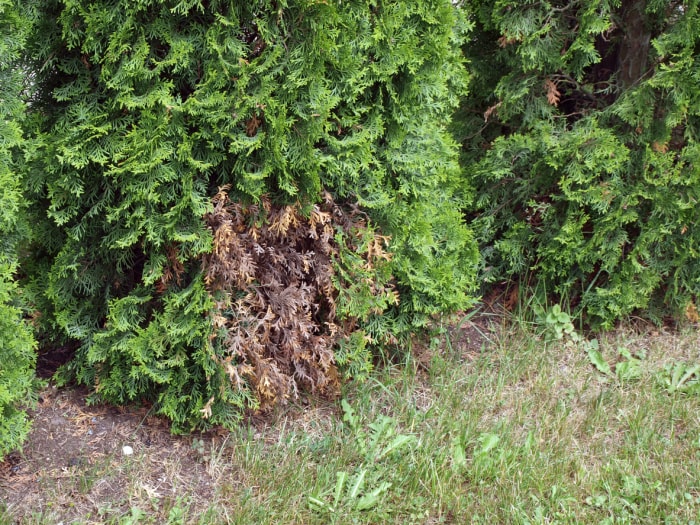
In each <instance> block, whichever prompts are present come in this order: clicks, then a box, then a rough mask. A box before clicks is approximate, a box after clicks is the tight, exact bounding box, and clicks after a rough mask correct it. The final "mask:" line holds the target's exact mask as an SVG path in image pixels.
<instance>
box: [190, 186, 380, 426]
mask: <svg viewBox="0 0 700 525" xmlns="http://www.w3.org/2000/svg"><path fill="white" fill-rule="evenodd" d="M213 203H214V210H213V211H212V212H211V213H209V214H208V215H207V216H206V217H205V220H206V222H207V224H208V226H209V228H210V229H211V231H212V233H213V239H214V243H213V250H212V253H211V254H209V255H207V256H206V257H205V258H204V261H203V268H204V272H205V279H206V283H207V286H208V287H209V290H210V293H211V294H212V297H214V299H215V303H216V307H215V313H214V314H213V316H212V317H213V318H212V322H213V326H214V329H215V334H214V344H215V346H216V347H217V348H218V349H219V351H218V355H219V362H220V364H221V366H222V367H223V368H224V370H226V372H227V374H228V376H229V378H230V381H231V382H232V384H234V385H238V386H239V387H240V388H244V384H245V383H249V384H252V385H253V387H254V389H255V391H256V394H257V396H258V398H259V400H260V402H261V405H262V407H265V406H270V405H273V404H274V403H276V402H279V401H283V400H285V399H287V398H289V397H296V396H297V394H298V391H299V390H300V389H306V390H309V391H311V392H314V393H320V394H324V395H334V394H336V393H337V392H338V390H339V385H340V381H339V372H338V369H337V366H336V363H335V359H334V353H333V347H334V345H335V344H336V342H337V341H338V340H339V339H340V338H343V337H347V336H349V335H350V334H351V333H352V332H353V331H354V330H355V329H356V320H354V319H342V320H340V319H338V316H337V315H336V309H337V297H338V292H337V289H336V286H335V284H334V275H335V274H334V266H333V260H334V258H335V257H337V256H338V253H339V246H338V244H337V242H336V239H335V236H336V233H338V232H340V233H342V234H343V235H345V238H346V239H349V242H350V243H352V242H353V239H354V238H355V237H356V235H357V233H358V232H365V233H366V232H367V222H366V219H365V217H364V215H363V214H361V213H360V212H358V211H350V212H346V211H345V210H344V209H343V208H341V207H340V206H339V205H337V204H335V203H334V202H333V200H332V198H331V196H330V195H329V194H326V195H325V198H324V200H323V202H322V203H321V204H318V205H314V206H311V207H310V208H307V209H306V210H305V213H304V212H302V206H301V205H299V204H297V205H281V206H280V205H274V204H273V203H272V202H271V201H270V199H268V198H266V197H265V198H263V199H262V200H261V202H260V203H259V204H251V205H245V204H241V203H238V202H233V201H231V200H230V199H229V196H228V188H227V187H222V188H221V189H220V190H219V192H218V194H217V195H216V196H215V197H214V199H213ZM385 241H386V238H384V237H382V236H380V235H376V236H375V239H374V241H373V242H372V243H370V249H369V250H367V251H366V253H365V254H364V255H363V258H364V261H365V264H366V265H367V266H368V267H371V265H372V264H373V263H372V261H373V260H376V259H382V258H384V259H386V258H388V257H389V254H387V253H386V252H384V251H383V249H382V246H383V244H384V243H385ZM376 292H377V293H387V290H386V289H384V288H383V289H381V290H377V291H376ZM392 292H393V290H392ZM205 410H206V408H205ZM205 416H206V413H205Z"/></svg>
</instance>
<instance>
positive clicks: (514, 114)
mask: <svg viewBox="0 0 700 525" xmlns="http://www.w3.org/2000/svg"><path fill="white" fill-rule="evenodd" d="M474 7H475V8H474V13H473V20H474V21H475V29H474V33H473V36H472V38H471V39H470V40H469V41H467V43H466V44H465V46H464V49H465V54H466V55H467V56H468V57H469V60H470V70H471V71H472V73H473V83H472V89H471V92H470V96H469V97H467V98H465V99H464V103H463V106H462V110H463V111H462V113H461V116H460V118H459V119H458V120H459V121H460V123H461V126H462V128H461V136H462V141H463V144H464V160H465V163H467V164H468V165H469V167H468V168H467V171H468V172H469V175H470V179H469V180H470V182H471V183H472V184H473V185H474V188H475V192H476V194H477V196H476V199H475V200H474V202H473V205H472V206H471V207H470V208H469V211H470V217H471V218H473V219H474V221H473V222H472V223H471V224H472V226H473V228H474V230H475V233H476V236H477V238H478V241H479V243H480V245H481V252H482V256H483V268H482V275H483V279H484V280H485V282H487V283H492V284H493V283H501V282H503V281H508V280H513V279H516V280H517V279H522V278H524V280H526V281H527V282H529V283H530V284H532V285H535V284H537V285H539V286H540V287H541V289H546V290H547V291H548V292H549V293H551V294H552V295H553V297H551V298H550V299H551V300H554V301H560V300H565V301H568V302H569V304H571V305H572V306H574V307H575V308H576V310H577V311H578V312H582V313H584V314H585V316H586V318H587V320H588V321H589V322H591V323H592V324H597V325H602V326H608V327H609V326H611V325H612V324H613V323H614V322H615V321H616V320H619V319H621V318H624V317H625V316H627V315H629V314H630V313H632V312H635V311H640V312H642V315H644V316H651V317H652V318H656V319H660V318H661V316H663V315H667V314H679V313H682V312H683V311H684V309H685V308H687V307H688V308H691V310H692V308H693V305H694V302H695V301H697V296H698V294H699V293H700V252H699V247H700V244H699V243H700V231H698V229H697V228H695V227H694V225H696V224H697V223H698V221H699V219H700V213H699V212H698V210H699V209H700V208H698V205H697V203H698V200H699V199H700V169H699V168H698V166H700V157H699V155H700V148H699V146H698V133H699V132H700V127H699V125H700V120H699V119H700V87H698V86H700V83H698V80H700V76H699V75H700V73H699V72H700V62H699V61H698V53H697V49H698V45H699V44H700V40H699V39H700V14H699V13H698V3H697V2H694V1H693V2H671V1H654V2H651V1H648V2H647V1H645V0H637V1H631V2H613V1H608V0H576V1H572V2H568V1H567V2H536V3H532V2H516V1H512V2H511V1H507V2H502V1H498V2H494V1H484V2H478V3H477V4H476V5H475V6H474Z"/></svg>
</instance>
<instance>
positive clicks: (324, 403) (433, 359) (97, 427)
mask: <svg viewBox="0 0 700 525" xmlns="http://www.w3.org/2000/svg"><path fill="white" fill-rule="evenodd" d="M565 321H566V319H564V323H563V324H564V325H566V322H565ZM560 324H562V323H560ZM557 328H558V325H557V323H556V322H554V323H553V324H552V323H549V324H547V323H541V324H528V323H525V322H522V321H520V322H518V321H517V320H513V319H509V320H505V319H504V318H503V317H499V316H481V317H478V318H477V317H473V318H468V317H466V318H463V319H460V320H458V321H457V322H456V323H455V324H453V325H450V327H449V329H445V330H442V331H440V330H437V331H436V333H435V334H434V337H433V338H432V339H431V341H430V342H429V343H426V344H425V345H418V344H417V345H416V348H415V349H414V351H413V352H412V353H411V354H410V355H405V356H403V357H402V358H400V359H398V361H394V362H392V363H387V364H384V365H383V366H380V367H378V368H377V370H376V371H375V373H374V375H373V376H372V377H371V378H370V380H368V381H366V382H365V383H362V384H355V383H350V384H348V385H346V387H345V388H344V391H343V395H342V397H341V398H340V399H337V400H319V399H316V398H304V399H299V400H295V401H293V402H290V403H289V404H288V405H287V406H286V407H283V408H281V409H279V410H278V411H277V412H275V413H273V414H255V415H251V417H249V418H248V419H246V421H245V423H244V424H242V425H241V427H240V428H239V429H238V430H236V431H235V432H232V433H229V432H224V431H213V432H210V433H207V434H201V435H200V434H197V435H193V436H187V437H177V436H171V435H170V434H169V433H168V431H167V428H166V425H165V424H164V423H163V422H162V421H161V420H159V419H157V418H153V417H151V416H150V414H149V410H148V407H132V408H128V409H127V408H125V409H122V410H118V409H115V408H110V407H86V406H85V405H84V403H83V401H82V395H83V394H84V393H83V392H80V391H71V390H60V391H59V390H56V389H52V388H48V389H47V390H46V391H45V392H44V393H43V395H42V400H41V402H40V404H39V406H38V407H37V410H36V411H35V416H36V420H35V429H34V431H33V433H32V435H31V437H30V440H29V442H28V444H27V446H26V447H25V450H24V452H23V454H14V455H12V456H11V457H10V458H8V459H7V460H6V461H5V463H3V464H2V467H1V468H0V490H2V492H3V495H2V496H3V500H4V502H5V503H4V513H3V514H2V515H0V523H35V524H49V523H51V524H55V523H59V522H63V523H64V524H67V523H114V524H129V523H153V524H160V523H169V524H184V523H188V524H189V523H241V524H252V523H269V524H279V523H300V524H307V523H310V524H312V523H319V524H326V523H342V524H345V523H397V524H407V523H420V524H432V523H460V524H461V523H488V524H493V523H543V524H544V523H549V524H551V523H572V524H573V523H576V524H580V523H610V524H622V523H683V524H687V523H695V522H700V520H699V518H698V516H700V479H699V476H698V473H699V472H700V384H699V383H698V368H696V365H698V364H700V333H699V332H698V331H697V329H696V328H693V327H686V328H683V329H679V330H673V331H672V330H663V329H660V328H653V327H648V326H644V327H641V328H640V327H637V329H632V328H630V327H628V328H624V329H623V328H621V329H618V330H617V331H615V332H614V333H610V334H607V335H602V336H601V335H598V336H597V337H596V338H595V341H593V337H594V336H592V335H589V336H588V337H587V338H583V337H579V336H577V335H576V333H567V330H566V329H565V330H563V331H562V330H557ZM558 336H561V338H559V337H558ZM125 445H127V446H130V447H131V448H132V449H133V454H131V455H125V454H124V453H123V447H124V446H125ZM694 520H695V521H694Z"/></svg>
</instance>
